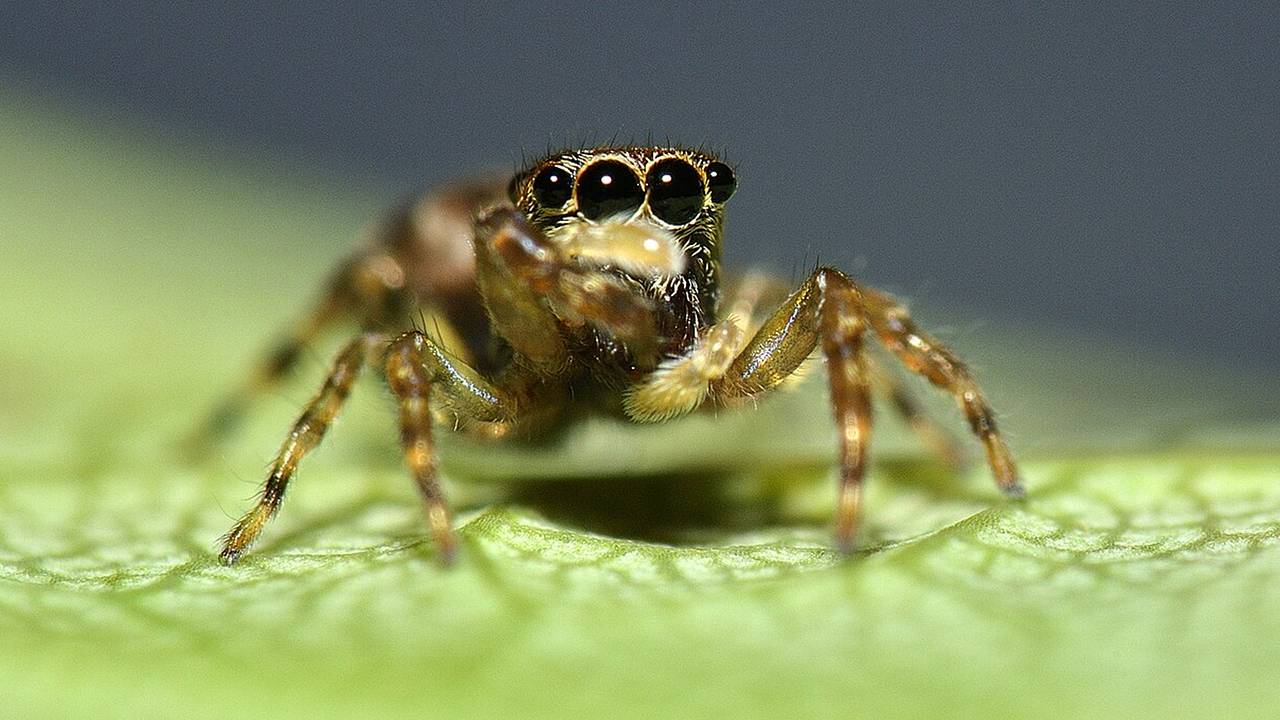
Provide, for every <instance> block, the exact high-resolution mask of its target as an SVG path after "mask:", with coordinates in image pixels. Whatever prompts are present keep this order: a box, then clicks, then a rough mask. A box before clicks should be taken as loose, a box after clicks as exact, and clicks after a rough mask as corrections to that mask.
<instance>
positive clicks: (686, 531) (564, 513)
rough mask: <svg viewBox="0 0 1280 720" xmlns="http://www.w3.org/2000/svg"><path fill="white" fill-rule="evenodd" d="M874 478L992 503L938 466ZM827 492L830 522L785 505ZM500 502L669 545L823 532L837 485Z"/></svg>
mask: <svg viewBox="0 0 1280 720" xmlns="http://www.w3.org/2000/svg"><path fill="white" fill-rule="evenodd" d="M876 470H878V471H879V472H876V473H875V476H874V477H873V478H871V479H870V482H883V483H886V484H888V485H895V486H911V487H915V488H920V489H923V490H924V491H925V492H926V493H927V494H928V495H930V496H931V497H936V498H937V500H938V501H940V502H942V501H947V500H964V501H970V502H977V503H984V502H989V501H990V500H991V498H990V496H989V494H988V493H984V492H982V490H983V489H984V488H985V486H980V485H978V484H976V483H975V482H973V478H972V477H971V476H970V473H967V472H963V471H957V470H956V469H954V468H950V467H947V466H945V465H942V464H939V463H934V462H929V461H927V460H921V459H919V458H898V459H892V460H884V461H881V462H879V463H877V467H876ZM828 486H829V489H830V491H831V495H832V498H831V499H832V503H833V504H832V506H831V507H830V514H827V513H825V512H818V511H817V509H810V508H811V506H812V503H807V504H806V503H801V504H800V506H799V508H798V507H797V505H796V504H795V503H792V502H789V498H788V496H789V495H791V494H801V493H807V494H812V493H813V492H815V491H817V492H822V491H823V490H824V489H827V488H828ZM498 495H499V498H500V502H502V503H505V504H513V505H520V506H524V507H527V508H529V509H531V510H533V511H535V512H537V513H539V514H541V515H542V516H543V517H545V518H547V519H548V520H550V521H551V522H554V523H556V524H557V525H561V526H563V527H573V528H581V529H583V530H586V531H589V532H594V533H597V534H600V535H605V536H608V537H616V538H626V539H631V540H638V541H643V542H657V543H664V544H670V545H683V544H690V543H698V542H700V541H702V540H705V539H706V538H707V537H708V536H712V535H715V534H719V533H729V534H733V533H748V532H752V531H756V530H761V529H764V528H770V527H773V528H776V527H793V528H796V529H800V530H813V531H818V532H826V531H827V529H828V525H829V524H830V522H831V517H832V516H833V514H834V512H835V509H834V500H835V497H834V495H835V484H834V482H833V481H832V477H831V469H830V468H828V467H826V466H818V467H803V468H790V469H786V470H780V469H775V470H771V471H766V472H758V473H750V472H686V473H677V474H671V473H664V474H660V475H641V476H630V477H616V478H588V479H561V480H547V481H540V482H530V483H512V484H504V485H503V486H502V489H501V490H499V493H498ZM818 507H819V508H826V507H827V506H826V505H825V504H820V505H819V506H818Z"/></svg>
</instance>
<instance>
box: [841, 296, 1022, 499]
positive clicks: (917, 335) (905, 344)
mask: <svg viewBox="0 0 1280 720" xmlns="http://www.w3.org/2000/svg"><path fill="white" fill-rule="evenodd" d="M862 296H863V298H864V299H865V300H866V303H867V306H866V313H867V318H868V319H869V320H870V322H871V326H872V328H873V329H874V330H875V332H876V335H878V336H879V338H880V342H881V343H883V344H884V345H885V347H887V348H888V349H889V350H890V351H891V352H893V353H894V354H895V355H897V356H898V358H899V359H900V360H901V361H902V363H903V364H904V365H906V366H907V368H908V369H910V370H911V371H912V372H914V373H916V374H918V375H921V376H923V377H924V378H926V379H927V380H928V381H929V382H930V383H932V384H933V385H934V386H935V387H937V388H939V389H941V390H944V391H946V392H948V393H950V394H951V396H952V397H953V398H954V399H955V401H956V404H957V405H959V406H960V410H961V412H963V413H964V415H965V417H966V418H967V419H968V421H969V428H970V430H972V431H973V434H974V435H976V436H977V437H978V439H979V440H980V441H981V442H982V447H983V450H985V452H986V456H987V464H988V465H990V466H991V472H992V474H993V475H994V476H995V480H996V484H997V485H999V486H1000V489H1001V491H1003V492H1004V493H1005V494H1006V495H1008V496H1010V497H1023V496H1024V495H1025V494H1026V491H1025V490H1024V489H1023V486H1022V481H1021V479H1020V478H1019V475H1018V468H1017V465H1016V464H1015V463H1014V461H1013V454H1012V453H1011V452H1010V451H1009V446H1008V445H1007V444H1006V443H1005V441H1004V437H1003V436H1002V435H1001V434H1000V431H999V429H997V427H996V418H995V412H994V411H993V410H992V409H991V405H990V404H988V402H987V398H986V396H985V395H984V394H983V392H982V390H981V388H979V387H978V383H977V382H976V381H975V380H974V379H973V376H972V375H971V374H970V372H969V369H968V368H967V367H965V365H964V363H962V362H961V361H960V360H959V359H958V358H957V357H956V356H955V354H954V353H953V352H951V350H950V349H949V348H947V347H946V346H945V345H943V344H942V343H940V342H938V340H936V339H935V338H933V337H931V336H930V335H929V334H927V333H925V332H924V331H922V330H920V329H919V328H918V327H917V326H916V323H915V321H914V320H912V318H911V315H910V313H908V312H907V309H906V308H905V307H903V305H902V304H901V303H899V302H898V301H897V300H896V299H894V298H893V297H890V296H889V295H887V294H885V293H882V292H880V291H878V290H873V289H869V288H868V289H864V290H863V293H862Z"/></svg>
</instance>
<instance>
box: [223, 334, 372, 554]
mask: <svg viewBox="0 0 1280 720" xmlns="http://www.w3.org/2000/svg"><path fill="white" fill-rule="evenodd" d="M385 344H386V338H385V337H384V336H382V335H379V334H377V333H366V334H363V335H361V336H360V337H358V338H356V339H355V340H353V341H351V342H350V343H349V344H347V346H346V347H344V348H343V349H342V351H341V352H340V353H338V357H337V359H335V360H334V362H333V368H332V369H331V370H330V371H329V374H328V376H327V377H326V378H325V381H324V385H323V386H322V387H321V388H320V392H319V393H317V394H316V396H315V397H314V398H312V400H311V402H309V403H307V406H306V408H305V409H304V410H303V411H302V415H300V416H299V417H298V420H297V422H295V423H294V424H293V429H292V430H291V431H290V432H289V437H288V438H286V439H285V441H284V443H283V444H282V445H281V446H280V450H279V452H277V453H276V458H275V461H274V462H273V463H272V464H271V472H270V473H269V474H268V475H267V479H266V481H265V482H264V483H263V485H262V491H261V492H260V493H259V494H258V502H257V503H256V504H255V505H254V506H253V508H252V509H251V510H249V512H247V513H245V514H244V516H243V517H241V518H240V520H239V521H238V522H237V523H236V524H235V526H234V527H232V528H231V530H230V531H229V532H228V533H227V534H226V535H224V536H223V537H222V543H221V544H222V550H221V552H220V553H219V558H220V559H221V560H222V562H223V563H225V564H228V565H230V564H232V563H234V562H235V561H236V560H238V559H239V558H240V556H241V555H242V554H244V551H245V550H246V549H248V547H249V546H250V545H251V544H253V541H254V540H256V539H257V537H258V534H259V533H261V532H262V527H263V526H264V525H266V523H267V521H268V520H270V519H271V518H272V517H274V516H275V514H276V512H277V511H278V510H279V509H280V503H281V502H283V501H284V493H285V490H287V489H288V487H289V481H290V480H291V479H293V476H294V474H295V473H296V472H297V469H298V463H300V462H301V461H302V458H303V457H305V456H306V454H307V453H308V452H310V451H311V450H312V449H314V448H315V447H316V446H317V445H319V444H320V440H321V439H322V438H323V437H324V433H325V431H326V430H328V429H329V426H330V425H332V424H333V421H334V419H335V418H337V416H338V413H339V412H340V411H341V410H342V405H343V403H344V402H346V399H347V396H348V395H350V394H351V386H352V384H353V383H355V381H356V378H357V377H358V376H359V374H360V370H361V368H362V367H363V366H364V364H365V362H366V361H367V360H368V359H369V357H370V355H371V354H373V353H374V352H375V351H376V350H378V349H379V348H381V347H382V346H384V345H385Z"/></svg>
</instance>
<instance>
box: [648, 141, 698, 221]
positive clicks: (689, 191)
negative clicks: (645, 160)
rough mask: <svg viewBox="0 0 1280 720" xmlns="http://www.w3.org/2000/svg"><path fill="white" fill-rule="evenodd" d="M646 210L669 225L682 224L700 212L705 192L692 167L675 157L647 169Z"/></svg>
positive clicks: (696, 172)
mask: <svg viewBox="0 0 1280 720" xmlns="http://www.w3.org/2000/svg"><path fill="white" fill-rule="evenodd" d="M646 183H647V184H648V186H649V208H650V209H651V210H653V214H654V215H656V216H657V217H658V219H659V220H661V221H663V222H665V223H667V224H669V225H684V224H685V223H687V222H689V221H690V220H692V219H694V218H695V217H697V215H698V211H699V210H701V209H702V201H703V198H704V193H705V190H703V189H702V178H701V177H700V176H699V175H698V171H697V170H695V169H693V166H692V165H690V164H689V163H687V162H685V161H684V160H681V159H679V158H667V159H665V160H659V161H658V162H656V163H654V164H653V167H651V168H649V176H648V178H646Z"/></svg>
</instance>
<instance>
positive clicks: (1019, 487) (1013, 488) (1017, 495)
mask: <svg viewBox="0 0 1280 720" xmlns="http://www.w3.org/2000/svg"><path fill="white" fill-rule="evenodd" d="M1000 492H1002V493H1004V496H1005V497H1007V498H1009V499H1010V500H1026V499H1027V487H1026V486H1025V485H1023V484H1022V480H1020V479H1018V480H1014V481H1013V482H1011V483H1009V484H1008V485H1004V486H1002V487H1001V488H1000Z"/></svg>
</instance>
